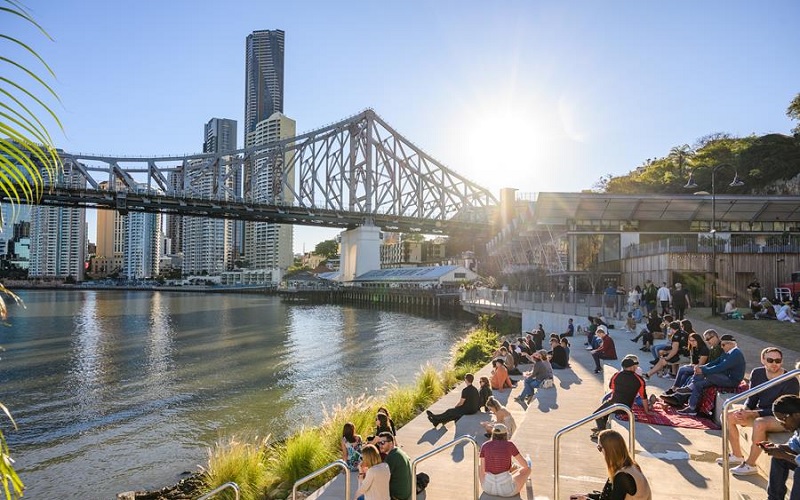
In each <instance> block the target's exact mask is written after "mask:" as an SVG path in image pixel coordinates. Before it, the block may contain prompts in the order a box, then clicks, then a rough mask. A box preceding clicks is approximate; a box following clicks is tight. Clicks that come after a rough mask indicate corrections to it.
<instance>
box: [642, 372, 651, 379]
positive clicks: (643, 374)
mask: <svg viewBox="0 0 800 500" xmlns="http://www.w3.org/2000/svg"><path fill="white" fill-rule="evenodd" d="M642 377H644V379H645V380H650V374H649V373H642Z"/></svg>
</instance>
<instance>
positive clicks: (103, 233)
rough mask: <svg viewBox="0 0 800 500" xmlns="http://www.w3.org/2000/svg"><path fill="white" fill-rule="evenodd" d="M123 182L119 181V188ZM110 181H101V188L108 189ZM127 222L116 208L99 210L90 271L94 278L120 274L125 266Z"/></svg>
mask: <svg viewBox="0 0 800 500" xmlns="http://www.w3.org/2000/svg"><path fill="white" fill-rule="evenodd" d="M123 186H124V185H123V184H122V183H121V182H117V189H122V188H123ZM108 188H109V183H108V181H103V182H101V183H100V189H106V190H107V189H108ZM124 231H125V224H124V219H123V216H122V215H120V213H119V212H118V211H116V210H98V211H97V244H96V248H95V256H94V258H93V259H92V264H91V268H90V269H89V272H90V273H91V275H92V277H94V278H104V277H106V276H109V275H111V274H115V273H116V274H119V273H121V272H122V267H123V253H124V250H125V248H124V245H125V240H124V238H123V236H124Z"/></svg>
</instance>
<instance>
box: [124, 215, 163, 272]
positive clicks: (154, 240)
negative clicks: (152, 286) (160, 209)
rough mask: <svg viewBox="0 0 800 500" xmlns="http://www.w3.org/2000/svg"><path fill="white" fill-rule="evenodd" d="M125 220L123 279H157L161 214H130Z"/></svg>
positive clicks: (159, 256) (159, 260) (159, 259)
mask: <svg viewBox="0 0 800 500" xmlns="http://www.w3.org/2000/svg"><path fill="white" fill-rule="evenodd" d="M123 219H124V224H123V225H124V228H125V229H124V231H123V238H122V239H123V241H124V255H123V259H122V261H123V268H122V275H123V277H125V278H127V279H144V278H155V277H156V276H158V273H159V265H160V262H161V214H160V213H147V212H128V214H127V215H125V216H124V217H123Z"/></svg>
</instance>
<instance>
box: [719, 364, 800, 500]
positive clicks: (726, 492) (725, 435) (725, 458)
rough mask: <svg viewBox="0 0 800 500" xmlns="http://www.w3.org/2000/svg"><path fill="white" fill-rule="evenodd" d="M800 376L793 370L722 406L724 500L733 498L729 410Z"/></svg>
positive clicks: (732, 398) (731, 399) (742, 393)
mask: <svg viewBox="0 0 800 500" xmlns="http://www.w3.org/2000/svg"><path fill="white" fill-rule="evenodd" d="M798 375H800V369H797V370H792V371H790V372H786V373H784V374H783V375H781V376H780V377H776V378H774V379H772V380H768V381H767V382H764V383H763V384H759V385H757V386H755V387H752V388H750V389H748V390H746V391H744V392H740V393H739V394H735V395H734V396H732V397H730V398H728V399H726V400H725V402H724V403H723V404H722V418H721V421H722V500H730V498H731V492H730V488H731V477H730V473H729V472H728V467H729V466H730V463H729V460H728V459H729V458H730V457H729V456H728V454H729V453H730V450H729V449H728V447H729V446H730V445H729V443H728V408H730V407H731V405H734V404H736V403H738V402H739V401H742V400H744V399H747V398H749V397H750V395H752V394H758V393H759V392H762V391H764V390H765V389H769V388H770V387H772V386H774V385H778V384H780V383H782V382H783V381H784V380H788V379H790V378H793V377H797V376H798Z"/></svg>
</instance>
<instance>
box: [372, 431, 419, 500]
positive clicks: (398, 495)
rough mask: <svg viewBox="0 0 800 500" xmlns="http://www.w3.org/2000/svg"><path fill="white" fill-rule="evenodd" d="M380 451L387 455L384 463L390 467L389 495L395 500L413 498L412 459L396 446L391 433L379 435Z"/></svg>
mask: <svg viewBox="0 0 800 500" xmlns="http://www.w3.org/2000/svg"><path fill="white" fill-rule="evenodd" d="M378 438H379V439H378V449H379V450H380V452H381V453H386V458H384V459H383V462H384V463H385V464H387V465H388V466H389V493H390V495H391V498H392V499H393V500H408V499H409V498H411V459H410V458H408V455H406V452H404V451H403V450H401V449H400V448H396V447H395V445H394V436H393V435H392V433H391V432H381V433H380V434H379V435H378Z"/></svg>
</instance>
